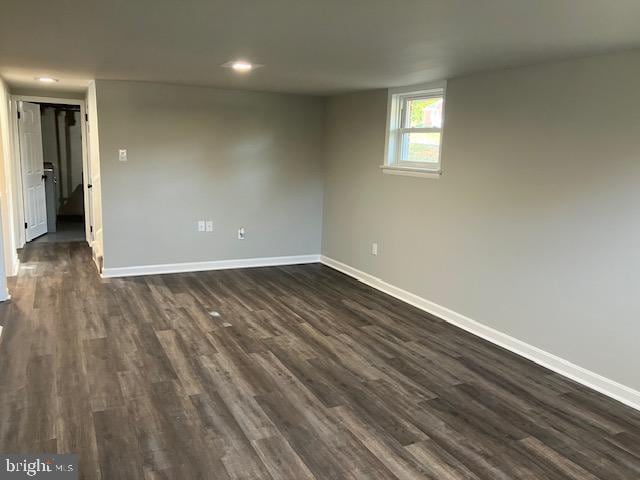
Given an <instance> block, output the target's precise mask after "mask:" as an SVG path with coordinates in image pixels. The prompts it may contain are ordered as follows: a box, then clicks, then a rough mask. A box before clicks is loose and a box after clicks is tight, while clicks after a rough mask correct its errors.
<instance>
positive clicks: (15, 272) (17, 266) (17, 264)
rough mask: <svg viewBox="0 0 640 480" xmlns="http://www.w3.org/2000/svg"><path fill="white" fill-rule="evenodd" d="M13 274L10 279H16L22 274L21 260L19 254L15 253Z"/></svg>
mask: <svg viewBox="0 0 640 480" xmlns="http://www.w3.org/2000/svg"><path fill="white" fill-rule="evenodd" d="M12 263H13V272H11V274H10V275H9V276H10V277H15V276H16V275H18V273H19V272H20V259H19V258H18V254H17V253H15V254H14V257H13V262H12Z"/></svg>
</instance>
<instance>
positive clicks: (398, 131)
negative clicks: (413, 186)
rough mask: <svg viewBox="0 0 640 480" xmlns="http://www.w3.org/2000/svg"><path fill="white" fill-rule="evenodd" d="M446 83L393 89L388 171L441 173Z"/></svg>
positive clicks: (390, 105) (387, 154) (408, 173)
mask: <svg viewBox="0 0 640 480" xmlns="http://www.w3.org/2000/svg"><path fill="white" fill-rule="evenodd" d="M444 103H445V84H443V83H441V84H438V85H430V86H429V85H427V86H422V87H419V88H415V87H414V88H411V89H406V88H405V89H400V90H398V89H396V90H390V91H389V118H388V125H389V127H388V131H387V153H386V162H385V164H384V165H383V166H382V168H383V169H384V171H385V173H396V174H403V175H420V176H439V175H440V172H441V161H440V153H441V145H442V125H443V120H444Z"/></svg>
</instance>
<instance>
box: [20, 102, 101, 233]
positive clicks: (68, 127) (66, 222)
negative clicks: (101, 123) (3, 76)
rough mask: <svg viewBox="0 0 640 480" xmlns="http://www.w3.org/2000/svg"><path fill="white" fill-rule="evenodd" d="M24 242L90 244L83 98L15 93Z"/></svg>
mask: <svg viewBox="0 0 640 480" xmlns="http://www.w3.org/2000/svg"><path fill="white" fill-rule="evenodd" d="M14 101H15V102H16V112H17V129H16V131H17V138H16V140H17V146H18V148H17V156H18V159H17V160H18V165H17V167H18V168H17V169H16V170H17V173H18V174H19V175H18V176H19V178H18V182H17V183H18V192H21V193H22V195H21V200H22V209H21V210H22V212H21V213H22V214H23V218H24V230H23V231H24V236H23V238H22V241H21V242H19V245H24V243H26V242H37V243H51V242H69V241H86V242H88V243H89V244H91V235H90V234H91V231H92V227H91V215H90V214H91V206H90V204H89V202H90V199H89V198H88V192H89V189H90V188H91V185H90V183H88V181H87V180H88V179H89V178H90V175H89V172H88V165H87V159H86V138H85V136H86V117H85V115H84V105H83V104H84V102H83V101H80V100H65V99H51V98H37V97H35V98H24V97H15V98H14Z"/></svg>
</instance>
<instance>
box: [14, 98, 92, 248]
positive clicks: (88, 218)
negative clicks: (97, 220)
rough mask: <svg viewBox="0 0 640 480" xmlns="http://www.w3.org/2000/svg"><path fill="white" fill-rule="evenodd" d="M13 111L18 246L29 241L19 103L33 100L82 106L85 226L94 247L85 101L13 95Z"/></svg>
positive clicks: (88, 239) (90, 244)
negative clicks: (27, 239) (27, 238)
mask: <svg viewBox="0 0 640 480" xmlns="http://www.w3.org/2000/svg"><path fill="white" fill-rule="evenodd" d="M10 102H11V105H10V110H11V126H12V128H13V135H12V137H13V146H14V148H13V159H12V160H13V165H12V166H13V172H14V174H13V178H12V179H11V181H12V183H13V187H14V188H13V192H14V202H15V205H16V209H15V215H14V222H15V224H14V232H16V239H15V242H16V246H17V248H23V247H24V245H25V243H26V240H25V231H24V217H25V215H24V197H23V185H22V168H21V163H20V161H21V158H20V139H19V130H18V102H32V103H53V104H58V105H77V106H79V107H80V132H81V135H80V136H81V137H82V184H83V196H84V228H85V240H86V241H87V243H88V244H89V246H90V247H93V238H92V237H93V235H92V226H93V220H92V212H91V210H92V207H91V204H90V199H89V188H88V186H89V185H90V181H91V172H90V170H89V169H90V166H89V158H88V157H89V156H88V150H87V133H88V132H87V116H86V113H87V109H86V106H85V101H84V100H79V99H77V98H58V97H39V96H32V95H11V97H10Z"/></svg>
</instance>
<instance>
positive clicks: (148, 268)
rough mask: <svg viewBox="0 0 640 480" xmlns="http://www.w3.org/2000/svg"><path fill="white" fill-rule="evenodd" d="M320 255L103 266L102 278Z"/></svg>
mask: <svg viewBox="0 0 640 480" xmlns="http://www.w3.org/2000/svg"><path fill="white" fill-rule="evenodd" d="M319 261H320V255H294V256H288V257H262V258H239V259H233V260H214V261H209V262H188V263H167V264H163V265H142V266H136V267H116V268H106V267H105V268H103V270H102V275H101V276H102V278H112V277H133V276H139V275H159V274H163V273H184V272H202V271H205V270H225V269H229V268H248V267H273V266H277V265H298V264H301V263H318V262H319Z"/></svg>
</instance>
